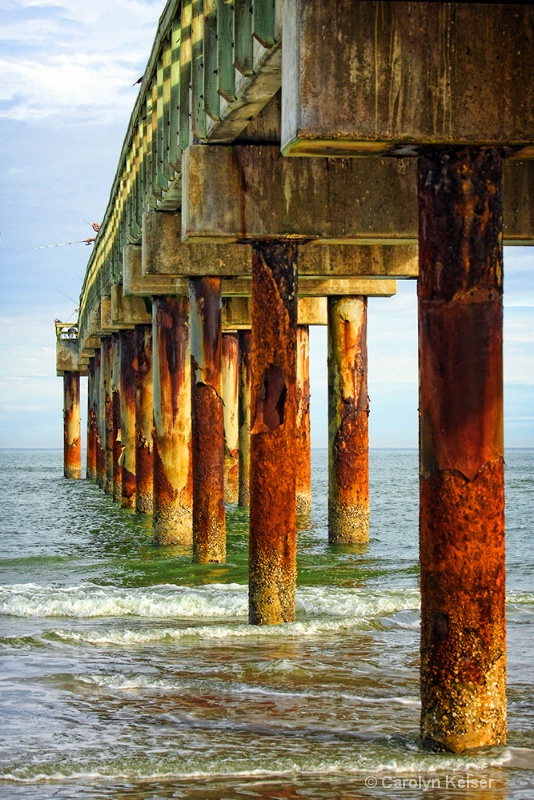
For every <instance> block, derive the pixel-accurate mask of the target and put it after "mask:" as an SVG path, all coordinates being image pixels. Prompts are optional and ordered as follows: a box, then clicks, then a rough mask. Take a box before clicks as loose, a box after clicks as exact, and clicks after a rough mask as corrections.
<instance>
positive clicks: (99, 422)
mask: <svg viewBox="0 0 534 800" xmlns="http://www.w3.org/2000/svg"><path fill="white" fill-rule="evenodd" d="M102 352H103V347H102V342H101V344H100V349H99V350H97V351H96V352H95V415H96V483H97V486H99V487H100V488H101V489H103V488H104V486H105V483H106V449H105V441H106V440H105V432H106V420H105V406H103V405H102V403H103V402H104V396H105V395H104V375H103V370H102Z"/></svg>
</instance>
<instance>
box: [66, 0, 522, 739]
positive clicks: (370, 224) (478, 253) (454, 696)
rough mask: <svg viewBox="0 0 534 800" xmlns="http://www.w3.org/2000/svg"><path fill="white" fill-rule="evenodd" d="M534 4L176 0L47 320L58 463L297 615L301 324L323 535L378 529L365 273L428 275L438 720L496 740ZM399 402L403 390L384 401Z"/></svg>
mask: <svg viewBox="0 0 534 800" xmlns="http://www.w3.org/2000/svg"><path fill="white" fill-rule="evenodd" d="M533 56H534V7H533V6H532V5H522V4H504V3H503V4H498V3H487V4H486V3H427V2H420V3H419V2H418V3H410V2H372V1H370V0H362V1H361V2H354V1H353V0H338V1H337V2H335V3H324V2H320V1H319V0H283V1H282V2H281V1H280V0H270V1H269V0H247V2H244V0H234V2H233V3H230V2H223V1H222V0H194V1H193V0H182V2H179V0H170V1H169V2H168V3H167V6H166V8H165V10H164V11H163V14H162V16H161V19H160V23H159V27H158V31H157V35H156V38H155V41H154V45H153V49H152V53H151V55H150V59H149V61H148V64H147V68H146V72H145V74H144V78H143V81H142V83H141V86H140V90H139V95H138V98H137V101H136V104H135V107H134V109H133V112H132V115H131V118H130V123H129V126H128V131H127V134H126V138H125V140H124V146H123V149H122V153H121V156H120V160H119V164H118V167H117V172H116V176H115V180H114V183H113V186H112V189H111V194H110V200H109V204H108V206H107V209H106V212H105V216H104V218H103V220H102V222H101V226H100V230H99V232H98V234H97V235H96V239H95V242H94V246H93V249H92V253H91V257H90V259H89V263H88V266H87V272H86V275H85V280H84V283H83V287H82V291H81V299H80V310H79V319H78V323H77V325H76V326H72V325H67V324H65V325H63V324H62V323H60V322H58V323H56V331H57V340H58V341H57V369H58V374H59V375H61V376H63V380H64V398H65V400H64V420H65V423H64V434H65V476H66V477H68V478H80V477H81V436H80V400H79V396H80V391H79V385H80V377H81V376H87V377H88V430H87V477H88V479H89V480H93V481H96V482H97V483H98V485H99V486H101V487H102V489H103V490H104V491H105V492H107V493H108V494H110V495H112V496H113V498H114V500H115V501H116V502H117V503H120V504H121V505H122V506H123V507H124V508H128V509H135V510H136V511H137V512H139V513H143V514H152V515H153V532H154V541H155V543H156V544H158V545H166V544H171V543H182V544H190V545H191V547H192V557H193V560H194V561H196V562H200V563H208V562H223V561H224V560H225V548H226V543H225V502H239V503H240V504H242V505H246V506H249V508H250V534H249V536H250V545H249V619H250V622H251V623H253V624H277V623H285V622H291V621H292V620H294V619H295V587H296V514H297V508H298V510H299V512H301V513H302V512H303V513H305V512H306V511H307V510H309V505H310V435H309V379H308V361H309V357H310V356H309V341H308V329H309V325H317V324H318V325H327V326H328V383H329V400H328V430H329V506H328V519H329V540H330V541H331V542H332V543H354V542H361V541H366V540H367V539H368V536H369V515H370V513H372V509H371V510H370V508H369V493H368V414H369V404H368V397H367V344H366V314H367V298H368V297H370V296H372V297H382V298H383V302H384V303H387V302H388V300H387V298H388V297H391V296H392V295H393V294H394V293H395V291H396V281H397V280H405V279H417V282H418V308H419V366H420V399H419V417H420V555H421V696H422V713H421V736H422V741H423V743H424V745H425V746H427V747H428V748H431V749H432V748H438V749H439V748H444V749H448V750H452V751H454V752H462V751H464V750H466V749H468V748H475V747H480V746H484V745H492V744H502V743H504V742H505V740H506V699H505V675H506V644H505V562H504V461H503V391H502V388H503V376H502V279H503V259H502V252H503V244H508V245H525V244H533V243H534V211H533V209H534V203H533V195H534V162H533V161H532V160H530V159H532V158H533V157H534V66H533V65H534V57H533ZM392 413H394V409H392Z"/></svg>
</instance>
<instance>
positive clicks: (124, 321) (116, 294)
mask: <svg viewBox="0 0 534 800" xmlns="http://www.w3.org/2000/svg"><path fill="white" fill-rule="evenodd" d="M151 323H152V308H151V304H150V301H149V300H148V301H146V300H145V299H144V298H141V297H132V296H126V295H125V294H124V288H123V285H122V283H116V284H113V286H112V287H111V324H112V325H113V326H114V327H115V326H116V327H118V328H120V330H124V329H125V328H132V329H133V327H134V326H135V325H150V324H151Z"/></svg>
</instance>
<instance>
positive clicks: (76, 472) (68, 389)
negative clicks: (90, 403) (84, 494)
mask: <svg viewBox="0 0 534 800" xmlns="http://www.w3.org/2000/svg"><path fill="white" fill-rule="evenodd" d="M63 474H64V475H65V478H74V479H76V480H79V479H80V478H81V477H82V431H81V416H80V373H79V372H73V371H71V370H69V371H66V372H64V373H63Z"/></svg>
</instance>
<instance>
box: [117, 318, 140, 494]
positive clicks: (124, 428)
mask: <svg viewBox="0 0 534 800" xmlns="http://www.w3.org/2000/svg"><path fill="white" fill-rule="evenodd" d="M136 377H137V349H136V340H135V331H133V330H127V331H121V333H120V427H121V441H120V444H121V451H122V452H121V457H120V467H121V490H122V493H121V505H122V507H123V508H135V504H136V477H135V476H136V469H135V450H136V448H135V441H136V438H135V396H136V388H137V387H136Z"/></svg>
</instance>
